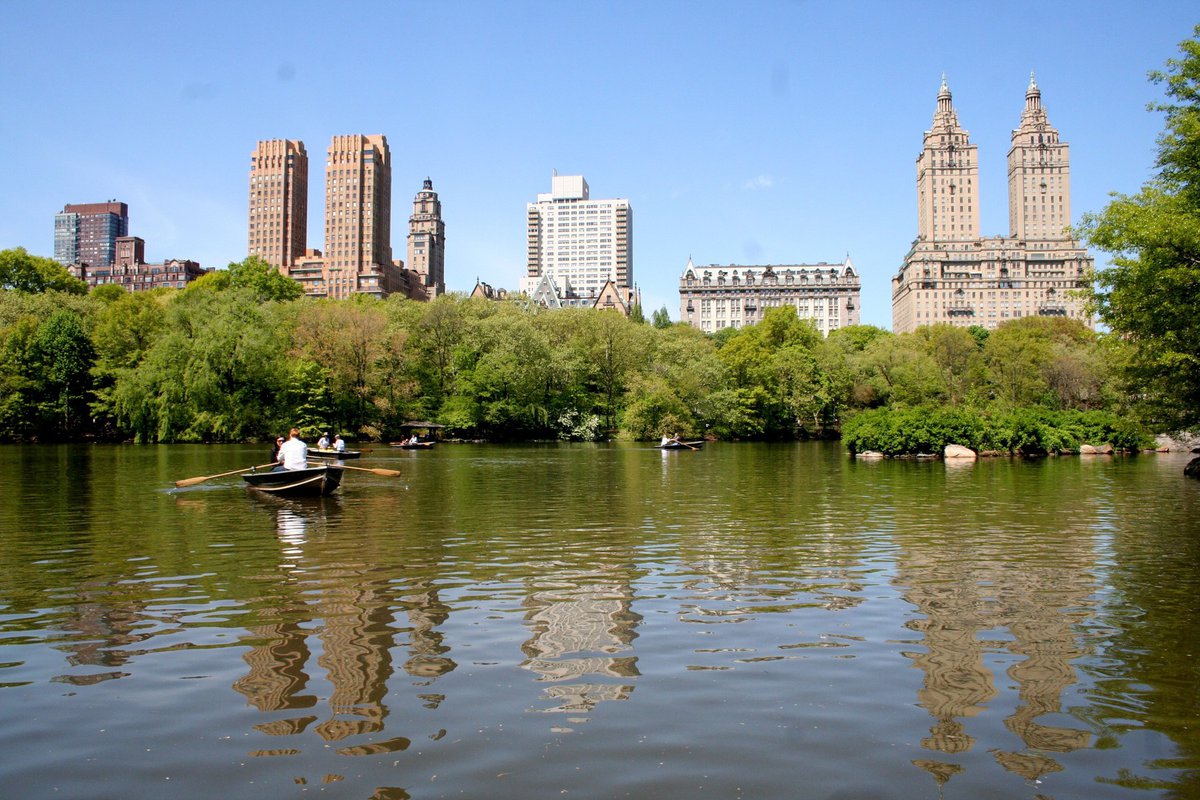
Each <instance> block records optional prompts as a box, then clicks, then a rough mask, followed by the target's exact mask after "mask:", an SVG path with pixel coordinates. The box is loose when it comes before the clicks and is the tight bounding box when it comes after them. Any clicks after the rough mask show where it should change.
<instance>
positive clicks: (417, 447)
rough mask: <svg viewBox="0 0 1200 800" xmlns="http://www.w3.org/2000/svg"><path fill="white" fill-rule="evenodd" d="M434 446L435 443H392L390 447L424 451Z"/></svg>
mask: <svg viewBox="0 0 1200 800" xmlns="http://www.w3.org/2000/svg"><path fill="white" fill-rule="evenodd" d="M435 444H437V442H392V447H399V448H400V449H401V450H424V449H426V448H428V447H433V446H434V445H435Z"/></svg>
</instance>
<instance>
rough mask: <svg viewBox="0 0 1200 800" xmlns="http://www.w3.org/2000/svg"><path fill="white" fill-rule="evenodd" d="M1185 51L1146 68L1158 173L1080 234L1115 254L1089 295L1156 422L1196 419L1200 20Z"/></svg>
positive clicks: (1130, 383) (1145, 413) (1091, 218)
mask: <svg viewBox="0 0 1200 800" xmlns="http://www.w3.org/2000/svg"><path fill="white" fill-rule="evenodd" d="M1179 48H1180V51H1181V56H1180V57H1179V58H1175V59H1169V60H1168V61H1167V69H1166V70H1165V71H1161V72H1152V73H1151V75H1150V78H1151V80H1152V81H1153V82H1155V83H1157V84H1161V85H1163V86H1164V91H1165V93H1166V96H1167V98H1168V100H1169V101H1168V102H1164V103H1159V104H1154V105H1152V106H1151V109H1152V110H1155V111H1160V112H1162V113H1163V114H1164V115H1165V117H1166V122H1165V130H1164V131H1163V133H1162V134H1161V136H1160V137H1159V140H1158V159H1157V166H1158V168H1159V172H1158V175H1157V176H1156V177H1155V179H1153V180H1151V181H1149V182H1148V183H1146V184H1145V185H1144V186H1143V187H1142V189H1141V191H1140V192H1138V193H1137V194H1135V195H1120V194H1118V195H1114V199H1113V200H1112V202H1110V203H1109V204H1108V206H1106V207H1105V208H1104V210H1103V211H1101V212H1100V213H1096V214H1087V215H1085V217H1084V219H1083V222H1082V224H1081V226H1080V235H1081V236H1082V237H1083V238H1084V239H1085V240H1086V241H1087V242H1088V243H1089V244H1091V245H1092V246H1094V247H1097V248H1099V249H1101V250H1104V251H1106V252H1108V253H1111V254H1112V263H1111V265H1110V266H1109V267H1107V268H1104V269H1101V270H1099V271H1098V272H1097V273H1096V276H1095V278H1096V281H1095V285H1094V286H1093V287H1090V289H1089V291H1090V293H1091V299H1092V301H1093V303H1094V305H1095V308H1096V309H1097V311H1098V312H1099V316H1100V318H1101V320H1102V321H1103V322H1104V323H1105V324H1106V325H1107V326H1108V327H1109V329H1110V330H1111V331H1112V333H1113V334H1114V335H1115V336H1116V337H1117V338H1118V340H1119V341H1120V342H1121V344H1122V345H1123V346H1124V347H1126V348H1128V349H1129V350H1130V353H1129V354H1128V355H1127V356H1124V357H1122V358H1119V359H1118V361H1119V363H1120V364H1121V365H1122V377H1123V379H1124V381H1125V384H1126V386H1127V387H1128V388H1129V390H1130V392H1131V393H1132V394H1133V395H1134V396H1135V397H1136V398H1138V402H1137V406H1138V407H1139V410H1140V413H1141V415H1142V417H1143V418H1144V419H1145V420H1146V421H1147V422H1148V423H1149V424H1151V425H1152V426H1154V427H1155V428H1158V429H1184V428H1192V427H1194V426H1196V425H1200V315H1197V314H1196V302H1195V301H1196V298H1197V297H1200V25H1197V26H1196V28H1195V29H1194V30H1193V34H1192V38H1190V39H1187V40H1185V41H1183V42H1181V43H1180V45H1179Z"/></svg>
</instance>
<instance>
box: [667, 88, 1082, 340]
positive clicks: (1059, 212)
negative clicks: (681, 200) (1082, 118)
mask: <svg viewBox="0 0 1200 800" xmlns="http://www.w3.org/2000/svg"><path fill="white" fill-rule="evenodd" d="M978 155H979V154H978V151H977V148H976V146H975V145H974V144H972V143H971V141H970V137H969V136H968V134H967V131H966V130H964V129H963V128H962V127H961V126H960V125H959V122H958V115H957V113H956V112H955V110H954V104H953V100H952V97H951V94H950V89H949V87H948V86H947V85H946V82H945V79H943V81H942V86H941V89H940V91H939V92H938V96H937V110H936V111H935V112H934V116H933V127H932V128H931V129H930V130H928V131H926V132H925V142H924V149H923V150H922V152H921V154H920V156H918V158H917V238H916V240H915V241H914V242H913V244H912V246H911V248H910V249H909V252H908V254H907V255H906V256H905V257H904V263H903V264H902V265H901V267H900V270H899V272H898V273H897V274H896V276H895V277H894V278H892V330H893V331H894V332H895V333H906V332H910V331H913V330H915V329H916V328H917V327H919V326H921V325H933V324H938V323H943V324H950V325H959V326H971V325H979V326H982V327H984V328H988V329H991V328H995V327H996V326H997V325H1000V324H1001V323H1003V322H1006V321H1008V320H1010V319H1017V318H1019V317H1026V316H1033V315H1038V316H1053V317H1069V318H1073V319H1079V320H1081V321H1083V322H1084V323H1086V324H1088V325H1089V326H1090V325H1092V324H1093V323H1092V320H1091V318H1090V317H1089V316H1088V313H1087V311H1086V308H1085V306H1084V301H1083V299H1082V298H1081V297H1080V296H1079V293H1078V291H1077V290H1078V289H1080V288H1082V287H1083V286H1084V285H1085V284H1086V281H1087V280H1089V276H1090V273H1091V271H1092V266H1093V262H1092V258H1091V257H1090V256H1089V255H1088V254H1087V250H1086V249H1084V248H1083V247H1082V246H1081V245H1080V243H1079V242H1078V241H1077V240H1076V239H1074V238H1073V237H1072V235H1071V232H1070V229H1069V227H1068V226H1069V225H1070V223H1071V175H1070V172H1071V171H1070V157H1069V148H1068V146H1067V144H1066V143H1065V142H1063V141H1061V140H1060V138H1059V133H1058V130H1057V129H1055V128H1053V127H1051V125H1050V123H1049V120H1048V118H1047V115H1046V110H1045V109H1044V108H1043V107H1042V95H1041V90H1040V89H1039V88H1038V86H1037V83H1036V82H1035V81H1034V80H1033V79H1032V77H1031V78H1030V82H1029V87H1028V89H1027V90H1026V93H1025V109H1024V111H1023V112H1022V114H1021V119H1020V125H1019V126H1018V127H1017V128H1016V129H1015V130H1013V132H1012V146H1011V148H1010V149H1009V152H1008V193H1009V226H1010V233H1009V235H1008V236H994V237H983V236H981V235H980V233H979V158H978ZM859 294H860V283H859V277H858V274H857V272H856V271H855V269H854V266H853V264H852V263H851V261H850V258H849V256H847V257H846V260H845V261H844V262H843V263H841V264H824V263H821V264H791V265H759V266H750V265H737V264H729V265H707V266H700V267H697V266H695V265H694V264H693V263H692V261H691V259H688V263H687V266H686V267H685V268H684V271H683V275H682V277H681V278H680V281H679V297H680V303H679V316H680V319H681V320H683V321H684V322H688V323H690V324H692V325H694V326H696V327H698V328H700V329H701V330H703V331H706V332H710V333H712V332H716V331H718V330H721V329H722V328H727V327H733V328H738V327H742V326H744V325H750V324H753V323H755V322H758V321H760V320H761V319H762V315H763V312H764V310H765V309H768V308H771V307H774V306H780V305H790V306H794V307H795V308H796V310H797V312H798V313H799V315H800V316H801V318H804V319H811V320H812V321H813V322H814V324H816V326H817V328H818V329H819V330H820V331H821V332H822V333H825V334H828V333H830V332H831V331H834V330H837V329H838V328H840V327H844V326H846V325H856V324H858V321H859V315H858V307H859Z"/></svg>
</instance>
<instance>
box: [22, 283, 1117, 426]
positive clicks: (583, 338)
mask: <svg viewBox="0 0 1200 800" xmlns="http://www.w3.org/2000/svg"><path fill="white" fill-rule="evenodd" d="M277 275H278V273H276V272H274V271H272V270H270V269H269V268H267V267H266V266H265V265H264V264H262V263H260V262H258V261H257V260H256V259H247V260H246V261H244V262H241V263H240V264H234V265H231V268H230V269H229V270H223V271H220V272H219V273H214V274H213V275H209V276H206V277H205V278H203V279H201V280H198V281H195V282H194V283H192V284H191V285H189V286H188V288H186V289H183V290H174V289H166V290H157V291H154V292H148V293H131V294H130V293H126V292H124V291H122V290H120V289H115V288H107V287H103V288H101V289H97V290H95V291H93V292H92V293H91V294H89V295H86V296H77V295H69V294H63V293H60V292H43V293H18V292H12V291H10V292H3V291H0V370H2V372H0V438H3V439H8V440H14V439H16V440H30V439H49V438H55V437H78V436H84V435H91V436H99V437H105V438H132V439H134V440H137V441H146V442H153V441H162V442H180V441H189V442H218V441H242V440H257V439H264V438H268V437H270V436H273V435H275V434H277V433H280V432H283V431H286V430H287V429H288V428H290V427H293V426H296V427H299V428H300V429H301V430H302V431H304V433H305V434H306V435H308V436H310V437H311V436H315V435H317V434H318V433H319V432H324V431H329V432H340V433H341V434H342V435H343V436H346V437H347V438H350V439H358V440H362V439H375V440H385V441H387V440H391V439H394V438H398V437H399V436H400V435H402V434H403V433H404V427H403V426H404V423H405V422H406V421H408V420H414V419H420V420H431V421H435V422H438V423H440V424H442V425H444V426H446V427H445V431H444V432H445V434H446V435H448V436H456V437H465V438H487V439H554V438H562V439H575V440H579V439H594V438H611V437H625V438H634V439H650V440H654V439H657V438H659V437H660V436H663V435H664V434H665V435H673V434H679V435H681V436H686V437H689V438H690V437H700V436H715V437H718V438H722V439H794V438H798V437H810V436H827V435H837V433H838V432H839V431H840V430H841V428H842V425H843V423H845V422H846V421H847V420H848V419H851V418H852V417H854V415H855V414H856V413H860V412H863V411H864V410H869V409H873V408H886V409H890V410H892V411H893V412H895V413H896V414H897V416H896V419H897V420H900V421H901V422H903V423H904V424H908V422H911V421H912V420H913V419H916V417H913V416H911V415H910V414H909V413H908V411H906V410H912V409H920V408H924V407H927V406H929V405H930V404H934V405H936V406H937V407H938V408H939V409H943V410H952V411H954V412H955V413H956V414H959V415H960V416H956V417H955V418H954V419H956V420H957V419H960V417H961V418H965V419H971V418H975V417H980V416H990V417H995V418H997V419H1000V418H1001V417H1002V416H1003V415H1006V414H1007V415H1008V416H1007V417H1004V419H1005V420H1007V421H1006V422H1005V423H1004V425H1003V426H1001V427H1000V428H999V430H1001V433H996V434H989V436H990V438H988V437H982V438H980V437H976V438H975V439H969V440H967V441H964V442H960V443H967V444H971V443H972V442H975V441H976V439H978V441H980V442H990V443H991V444H992V445H993V446H995V447H997V448H1006V447H1015V448H1017V449H1021V448H1023V447H1025V446H1026V445H1025V444H1022V443H1025V442H1034V443H1036V442H1040V441H1043V440H1045V441H1050V439H1051V438H1052V437H1050V436H1049V435H1042V434H1041V433H1038V431H1040V430H1042V428H1039V427H1038V426H1039V425H1041V423H1039V422H1038V421H1037V420H1038V419H1040V417H1037V416H1036V415H1037V414H1040V413H1041V412H1040V411H1036V409H1046V410H1056V411H1057V410H1063V409H1083V410H1097V409H1106V410H1120V409H1121V407H1122V406H1121V404H1122V402H1124V401H1125V398H1124V397H1123V396H1121V395H1120V394H1118V393H1117V392H1115V391H1114V390H1113V388H1112V386H1111V381H1109V380H1108V371H1109V370H1110V369H1111V368H1112V365H1113V364H1115V363H1119V354H1120V352H1123V351H1120V350H1118V351H1116V352H1114V351H1113V350H1112V348H1110V347H1109V346H1108V345H1107V344H1106V343H1105V342H1104V341H1103V340H1101V339H1100V337H1098V336H1097V335H1096V334H1095V333H1093V332H1092V331H1090V330H1087V329H1086V328H1083V327H1082V326H1080V325H1079V324H1078V323H1071V322H1066V321H1063V320H1042V319H1025V320H1016V321H1013V322H1010V323H1008V324H1006V325H1004V326H1001V327H1000V328H999V329H997V330H996V331H994V332H991V333H990V334H988V333H987V332H986V331H984V332H982V335H981V332H979V331H968V330H964V329H960V328H952V327H949V326H939V327H933V328H922V329H919V330H917V331H916V332H914V333H910V334H904V335H901V336H896V335H893V334H891V333H889V332H887V331H885V330H882V329H880V328H874V327H871V326H854V327H850V328H845V329H842V330H839V331H836V332H834V333H833V334H832V335H830V336H829V337H828V338H823V337H822V336H821V334H820V333H819V332H818V331H817V330H816V329H815V328H814V327H813V325H812V324H811V323H810V322H808V321H806V320H801V319H800V318H799V317H798V316H797V313H796V310H795V309H794V308H793V307H789V306H783V307H775V308H771V309H769V310H768V312H767V313H766V315H765V316H764V319H763V321H762V322H761V323H760V324H758V325H751V326H747V327H742V328H725V329H724V330H722V331H720V332H719V333H718V334H716V335H706V334H704V333H701V332H700V331H698V330H696V329H695V328H693V327H691V326H689V325H682V324H670V322H669V320H668V321H667V324H665V325H648V324H645V323H639V322H637V321H636V320H633V319H627V318H625V317H622V316H621V315H620V314H617V313H615V312H611V311H592V310H584V309H563V310H558V311H547V310H544V309H538V308H534V309H530V308H526V307H524V306H521V305H517V304H511V303H495V302H490V301H485V300H480V299H469V298H463V297H459V296H453V295H446V296H442V297H439V298H437V299H436V300H434V301H433V302H430V303H419V302H414V301H411V300H404V299H400V298H391V299H388V300H386V301H380V300H376V299H373V298H371V297H367V296H360V297H355V298H352V299H349V300H312V299H309V298H304V297H293V295H294V294H295V291H294V289H293V288H288V289H287V290H286V291H285V290H284V289H283V287H282V285H280V284H278V282H277V281H276V276H277ZM60 312H61V314H60ZM63 315H65V316H63ZM658 316H659V318H660V320H661V318H663V317H665V314H663V315H658ZM51 320H53V323H51ZM81 364H82V365H83V366H84V369H83V371H82V372H81V371H80V370H79V366H80V365H81ZM1029 409H1034V410H1035V412H1031V413H1034V416H1033V417H1030V418H1029V419H1025V418H1022V417H1020V416H1019V414H1020V413H1023V412H1026V411H1028V410H1029ZM914 413H915V412H914ZM864 419H870V417H866V418H864ZM1031 420H1032V421H1031ZM906 421H907V422H906ZM856 424H859V425H863V424H865V422H859V423H856ZM876 424H882V423H876ZM889 424H891V423H889ZM897 424H899V423H897ZM955 424H958V423H955ZM926 427H927V426H926ZM943 427H944V426H943ZM1043 427H1044V426H1043ZM909 428H911V429H909ZM1055 429H1056V430H1057V428H1055ZM924 430H925V428H923V427H922V426H920V425H915V424H913V425H909V427H908V428H906V427H904V425H901V427H900V433H896V434H893V435H892V438H893V439H896V441H898V442H900V444H901V445H903V446H904V447H910V448H911V447H921V446H926V445H929V444H930V443H931V442H933V441H934V440H936V439H937V437H936V436H935V435H934V434H935V433H936V432H937V431H934V432H932V433H930V432H928V431H926V432H924V433H923V432H922V431H924ZM950 430H951V431H952V432H957V433H958V435H962V436H967V435H968V434H970V433H971V429H963V430H961V431H960V430H959V429H958V428H953V427H951V428H950ZM897 437H899V438H898V439H897ZM1054 441H1056V442H1058V441H1060V440H1054ZM1061 441H1063V442H1066V441H1069V439H1067V438H1061ZM894 446H899V445H894Z"/></svg>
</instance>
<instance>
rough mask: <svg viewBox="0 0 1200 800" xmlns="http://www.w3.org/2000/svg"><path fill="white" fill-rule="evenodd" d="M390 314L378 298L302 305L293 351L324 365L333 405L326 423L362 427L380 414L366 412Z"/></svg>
mask: <svg viewBox="0 0 1200 800" xmlns="http://www.w3.org/2000/svg"><path fill="white" fill-rule="evenodd" d="M386 328H387V315H386V314H385V313H384V311H383V308H382V304H381V303H380V301H378V300H376V299H374V298H371V297H363V298H361V299H359V298H356V299H355V300H352V301H322V302H319V303H314V304H312V305H308V306H306V307H304V308H303V309H301V311H300V314H299V316H298V318H297V321H296V330H295V334H294V338H295V350H294V353H293V355H295V356H297V357H299V358H301V359H304V360H307V361H311V362H313V363H316V364H319V365H321V367H322V369H323V370H324V372H325V374H326V375H327V376H328V377H329V396H330V398H331V401H332V408H327V409H325V411H326V414H327V416H326V417H325V419H324V423H323V424H324V425H329V426H332V427H335V428H339V429H347V430H349V429H352V430H354V431H355V432H356V433H360V432H361V431H362V429H363V427H364V426H367V425H369V424H370V425H374V424H375V423H376V422H377V420H375V419H374V418H373V416H372V415H371V414H370V413H368V412H369V409H372V408H373V407H374V406H373V403H372V402H371V400H372V398H373V397H374V395H375V387H376V385H377V377H378V376H377V370H378V365H379V363H380V361H381V359H382V358H383V357H384V354H385V348H386V345H387V338H386V337H385V335H384V332H385V330H386Z"/></svg>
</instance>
